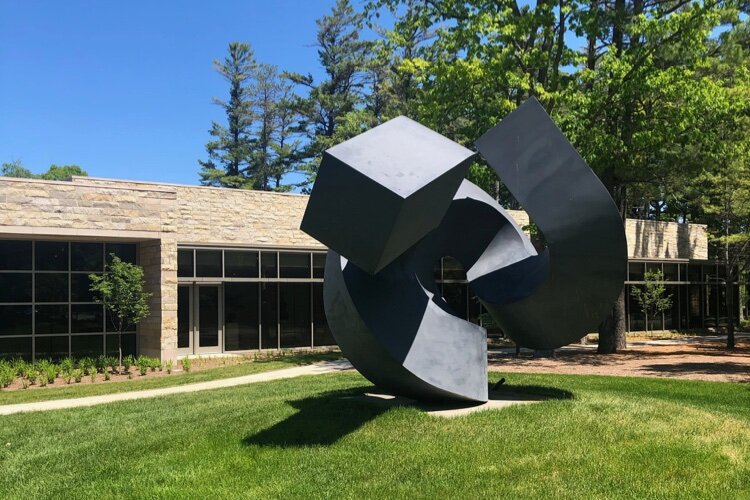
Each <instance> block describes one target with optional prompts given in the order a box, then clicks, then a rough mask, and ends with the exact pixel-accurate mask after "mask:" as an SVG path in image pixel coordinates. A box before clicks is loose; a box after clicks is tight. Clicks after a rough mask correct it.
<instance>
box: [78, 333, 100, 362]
mask: <svg viewBox="0 0 750 500" xmlns="http://www.w3.org/2000/svg"><path fill="white" fill-rule="evenodd" d="M70 350H71V352H74V353H75V354H76V356H91V357H94V356H100V355H101V354H102V353H103V352H104V335H73V336H72V337H70Z"/></svg>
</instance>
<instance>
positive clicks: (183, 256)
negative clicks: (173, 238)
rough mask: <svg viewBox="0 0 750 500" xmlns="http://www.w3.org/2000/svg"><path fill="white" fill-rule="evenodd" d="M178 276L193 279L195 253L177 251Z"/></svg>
mask: <svg viewBox="0 0 750 500" xmlns="http://www.w3.org/2000/svg"><path fill="white" fill-rule="evenodd" d="M177 276H178V277H180V278H192V277H193V251H192V250H178V251H177Z"/></svg>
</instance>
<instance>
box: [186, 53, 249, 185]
mask: <svg viewBox="0 0 750 500" xmlns="http://www.w3.org/2000/svg"><path fill="white" fill-rule="evenodd" d="M256 66H257V63H256V61H255V56H254V54H253V50H252V49H251V48H250V46H249V45H248V44H246V43H242V42H232V43H230V44H229V48H228V54H227V56H226V57H225V58H224V60H223V61H219V60H216V61H214V69H215V70H216V72H217V73H219V74H220V75H221V76H222V78H224V79H225V80H226V81H227V82H228V83H229V100H228V101H224V100H221V99H217V98H215V99H214V103H215V104H217V105H219V106H221V107H222V109H223V110H224V112H225V114H226V118H227V125H226V126H224V125H221V124H219V123H216V122H213V123H212V125H211V130H210V131H209V133H210V134H211V136H212V137H213V138H214V139H213V140H212V141H210V142H209V143H208V144H206V152H207V153H208V159H207V160H198V163H199V164H200V165H201V167H202V168H201V171H200V178H201V184H203V185H206V186H220V187H233V188H239V187H243V186H246V185H247V183H248V177H249V175H248V174H249V172H248V168H250V166H251V164H252V149H253V139H252V132H251V126H252V123H253V114H252V112H253V110H252V101H251V99H250V83H251V80H252V78H253V73H254V71H255V70H256Z"/></svg>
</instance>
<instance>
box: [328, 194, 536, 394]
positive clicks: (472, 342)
mask: <svg viewBox="0 0 750 500" xmlns="http://www.w3.org/2000/svg"><path fill="white" fill-rule="evenodd" d="M498 239H500V240H502V244H499V245H498V247H504V248H507V249H508V253H507V255H506V259H494V261H493V259H492V258H491V257H490V256H489V254H488V253H487V252H486V248H487V247H488V245H490V244H492V243H495V244H498V243H497V241H496V240H498ZM445 255H451V256H453V257H454V258H456V259H457V260H459V261H460V262H461V263H462V265H463V266H464V268H465V269H469V270H470V272H471V273H472V275H475V276H476V279H483V278H485V277H488V276H491V275H493V274H495V276H496V278H497V279H503V273H506V274H507V273H508V270H510V269H513V267H514V266H524V267H525V264H524V263H526V262H528V261H529V259H530V258H532V257H534V256H536V251H535V250H534V248H533V247H532V246H531V245H530V244H529V243H528V239H527V238H526V236H525V235H524V234H523V232H522V231H521V228H519V227H518V226H517V225H516V224H515V222H513V219H512V218H511V217H510V216H509V215H507V213H506V212H505V211H504V210H503V209H502V208H501V207H500V206H499V205H498V204H497V203H496V202H495V201H494V200H493V199H492V198H491V197H489V196H488V195H487V194H486V193H485V192H484V191H482V190H481V189H480V188H478V187H477V186H475V185H474V184H472V183H470V182H469V181H466V180H464V181H463V183H462V184H461V187H460V188H459V190H458V192H457V193H456V195H455V196H454V199H453V201H452V202H451V204H450V206H449V208H448V211H447V212H446V214H445V217H444V218H443V220H442V222H441V224H440V226H439V227H438V228H437V229H435V230H434V231H432V232H431V233H430V234H429V235H428V236H427V237H425V238H424V239H422V240H421V241H420V242H419V243H417V244H416V245H415V246H414V247H412V248H411V249H409V250H408V251H407V252H405V253H404V254H402V255H401V256H400V257H399V258H397V259H396V260H395V261H393V262H392V263H391V264H389V265H388V266H386V267H385V268H384V269H382V270H381V271H380V272H378V273H376V274H374V275H371V274H369V273H366V272H364V271H363V270H362V269H360V268H359V267H357V266H356V265H354V264H352V263H351V262H348V261H347V260H346V259H345V258H343V257H341V256H339V255H338V254H337V253H336V252H334V251H329V252H328V259H327V261H326V270H325V287H324V302H325V310H326V316H327V318H328V324H329V326H330V327H331V331H332V332H333V335H334V337H335V338H336V342H337V343H338V344H339V346H340V347H341V350H342V352H343V353H344V354H345V355H346V357H347V358H348V359H349V361H351V363H352V364H353V365H354V366H355V367H356V368H357V369H358V370H359V371H360V372H361V373H362V374H363V375H364V376H365V377H367V378H368V379H369V380H370V381H371V382H373V383H374V384H376V385H378V386H380V387H382V388H383V389H386V390H388V391H392V392H394V393H397V394H401V395H405V396H409V397H414V398H418V399H460V400H470V401H486V400H487V338H486V331H485V330H484V329H483V328H481V327H479V326H477V325H474V324H472V323H469V322H468V321H464V320H463V319H461V318H459V317H458V316H456V315H455V313H454V311H452V310H451V309H450V307H449V306H448V304H447V303H446V302H445V300H443V298H442V297H441V295H440V293H439V291H438V286H437V285H436V283H435V280H434V266H435V263H436V262H438V261H439V259H440V258H441V257H443V256H445ZM543 274H544V273H543V270H541V272H538V273H533V272H530V273H528V274H523V273H521V274H518V275H517V276H515V280H514V282H513V286H512V288H507V289H506V288H505V287H502V286H501V287H499V288H501V289H503V290H505V291H503V292H498V291H497V290H496V289H497V288H498V287H497V286H495V288H492V287H485V290H486V291H487V293H489V294H490V297H491V298H492V299H493V300H516V299H518V298H520V297H525V296H526V295H528V294H529V293H531V292H532V291H533V290H534V289H535V288H536V287H537V286H538V284H539V281H540V279H542V278H543ZM495 285H497V283H495Z"/></svg>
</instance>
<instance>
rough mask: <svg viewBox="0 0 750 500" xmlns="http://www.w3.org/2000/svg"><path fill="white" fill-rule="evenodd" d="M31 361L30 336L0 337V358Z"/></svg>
mask: <svg viewBox="0 0 750 500" xmlns="http://www.w3.org/2000/svg"><path fill="white" fill-rule="evenodd" d="M17 358H21V359H24V360H26V361H31V337H11V338H2V337H0V359H5V360H11V359H17Z"/></svg>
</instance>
